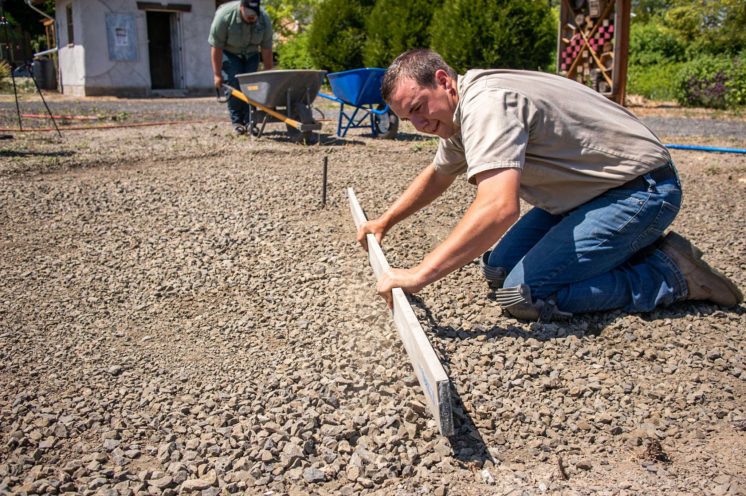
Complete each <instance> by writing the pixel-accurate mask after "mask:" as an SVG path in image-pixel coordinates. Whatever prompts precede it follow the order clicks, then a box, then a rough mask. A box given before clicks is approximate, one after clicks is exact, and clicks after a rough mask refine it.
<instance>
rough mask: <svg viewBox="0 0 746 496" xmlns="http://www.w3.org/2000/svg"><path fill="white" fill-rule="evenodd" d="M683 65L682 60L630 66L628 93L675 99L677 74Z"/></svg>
mask: <svg viewBox="0 0 746 496" xmlns="http://www.w3.org/2000/svg"><path fill="white" fill-rule="evenodd" d="M681 67H682V63H681V62H661V63H660V64H656V65H649V66H641V65H634V66H630V67H629V70H628V72H627V93H630V94H633V95H641V96H644V97H645V98H648V99H650V100H668V101H671V100H675V99H676V81H677V74H678V72H679V70H681Z"/></svg>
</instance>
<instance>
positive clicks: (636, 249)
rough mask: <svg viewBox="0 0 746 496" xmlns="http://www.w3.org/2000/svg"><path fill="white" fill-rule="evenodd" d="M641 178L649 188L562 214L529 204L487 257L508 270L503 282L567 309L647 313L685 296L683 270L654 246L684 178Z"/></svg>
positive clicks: (610, 194) (610, 195) (618, 191)
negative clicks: (618, 309) (552, 212)
mask: <svg viewBox="0 0 746 496" xmlns="http://www.w3.org/2000/svg"><path fill="white" fill-rule="evenodd" d="M671 165H672V164H671ZM643 178H644V179H645V182H646V184H647V188H637V189H624V188H615V189H612V190H609V191H607V192H606V193H603V194H602V195H600V196H598V197H596V198H594V199H592V200H590V201H588V202H587V203H585V204H583V205H580V206H579V207H576V208H575V209H573V210H571V211H569V212H567V213H564V214H562V215H553V214H550V213H549V212H547V211H545V210H542V209H540V208H534V209H532V210H530V211H529V212H528V213H526V215H524V216H523V217H522V218H521V219H520V220H519V221H518V222H516V224H515V225H513V227H511V229H510V230H509V231H508V232H507V233H506V234H505V236H503V238H502V239H501V240H500V242H499V243H498V244H497V246H496V247H495V248H494V249H493V250H492V253H490V255H489V258H488V260H487V264H488V265H490V266H492V267H504V268H505V269H506V271H507V272H508V275H507V278H506V280H505V283H504V284H503V286H504V287H514V286H518V285H521V284H526V285H528V286H529V287H530V288H531V295H532V297H533V299H534V300H536V299H542V300H547V299H548V298H549V297H553V299H554V300H555V302H556V304H557V308H559V309H560V310H562V311H565V312H571V313H579V312H593V311H600V310H611V309H617V308H621V309H623V310H625V311H627V312H647V311H650V310H652V309H653V308H655V307H656V306H659V305H668V304H670V303H673V302H674V301H677V300H680V299H683V298H684V297H686V295H687V286H686V281H685V279H684V276H683V274H682V273H681V271H679V269H678V268H677V267H676V266H675V265H674V263H673V262H672V261H671V259H670V258H668V256H666V255H665V254H664V253H663V252H662V251H660V250H657V249H655V245H653V246H651V245H652V244H653V243H654V242H655V241H656V240H658V239H659V238H660V237H661V235H662V234H663V231H664V230H665V229H666V227H668V226H669V224H671V222H672V221H673V220H674V218H675V217H676V214H677V213H678V211H679V207H680V205H681V183H680V182H679V180H678V176H677V177H675V178H671V179H666V180H663V181H660V182H659V183H656V181H655V180H654V179H653V178H652V177H651V176H650V175H649V174H646V175H644V176H643Z"/></svg>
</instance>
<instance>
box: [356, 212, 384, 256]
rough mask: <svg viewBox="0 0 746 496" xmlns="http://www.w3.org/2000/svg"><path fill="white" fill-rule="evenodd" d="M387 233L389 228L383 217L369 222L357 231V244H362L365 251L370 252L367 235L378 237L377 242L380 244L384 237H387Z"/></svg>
mask: <svg viewBox="0 0 746 496" xmlns="http://www.w3.org/2000/svg"><path fill="white" fill-rule="evenodd" d="M386 231H388V227H387V226H386V222H385V221H384V220H383V219H382V218H381V217H379V218H377V219H373V220H369V221H367V222H365V223H364V224H363V225H361V226H360V228H359V229H358V230H357V242H358V243H360V245H361V246H362V247H363V249H364V250H365V251H368V239H367V235H368V234H372V235H374V236H375V237H376V241H378V242H379V243H380V242H381V240H382V239H383V237H384V236H385V235H386Z"/></svg>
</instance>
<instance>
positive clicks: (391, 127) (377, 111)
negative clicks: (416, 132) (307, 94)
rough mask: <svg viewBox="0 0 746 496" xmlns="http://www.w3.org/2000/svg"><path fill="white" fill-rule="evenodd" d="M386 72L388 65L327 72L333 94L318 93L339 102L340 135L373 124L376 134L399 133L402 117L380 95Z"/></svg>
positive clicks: (371, 126) (392, 135)
mask: <svg viewBox="0 0 746 496" xmlns="http://www.w3.org/2000/svg"><path fill="white" fill-rule="evenodd" d="M385 72H386V70H385V69H378V68H365V69H352V70H350V71H343V72H332V73H330V74H327V75H326V78H327V79H328V80H329V84H330V85H331V87H332V92H333V93H334V95H328V94H326V93H319V96H320V97H322V98H326V99H327V100H331V101H333V102H337V103H339V106H340V108H339V120H338V121H337V136H339V137H340V138H344V137H345V136H346V135H347V131H349V130H350V129H355V128H370V131H371V133H372V134H373V137H374V138H375V137H381V138H394V137H395V136H396V133H397V132H398V130H399V118H398V117H397V116H396V114H395V113H394V112H393V111H392V110H391V108H390V107H389V106H388V105H387V104H386V102H384V101H383V97H382V96H381V79H382V78H383V74H384V73H385ZM345 105H346V106H347V107H348V110H345Z"/></svg>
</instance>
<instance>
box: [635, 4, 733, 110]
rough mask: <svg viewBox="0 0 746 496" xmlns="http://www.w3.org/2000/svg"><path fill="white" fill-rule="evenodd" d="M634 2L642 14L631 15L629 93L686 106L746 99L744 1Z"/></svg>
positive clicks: (730, 105)
mask: <svg viewBox="0 0 746 496" xmlns="http://www.w3.org/2000/svg"><path fill="white" fill-rule="evenodd" d="M637 3H638V5H637V7H638V10H639V11H640V12H642V13H643V14H644V15H641V16H639V17H635V18H633V21H632V28H631V32H630V53H629V74H628V86H627V91H628V93H633V94H639V95H642V96H645V97H647V98H651V99H655V100H676V101H677V102H678V103H679V104H681V105H687V106H706V107H713V108H738V107H741V106H744V105H746V69H745V68H744V66H745V65H746V31H744V30H743V28H742V26H744V25H745V24H746V2H744V1H743V0H720V1H714V0H698V1H697V0H647V1H638V2H637ZM640 4H641V5H640ZM633 6H634V4H633Z"/></svg>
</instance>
